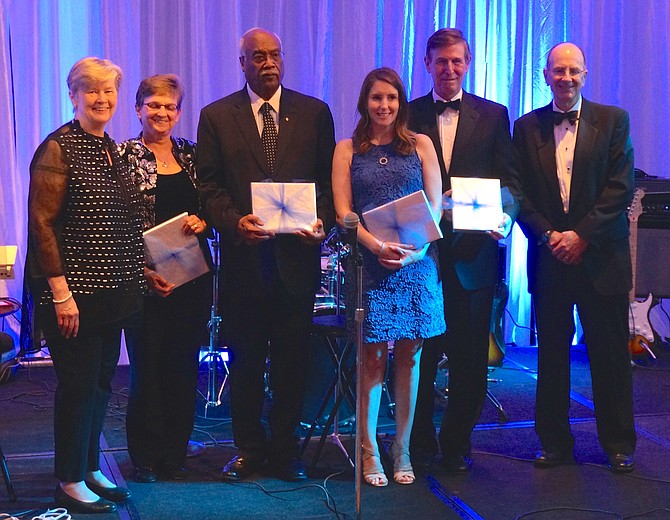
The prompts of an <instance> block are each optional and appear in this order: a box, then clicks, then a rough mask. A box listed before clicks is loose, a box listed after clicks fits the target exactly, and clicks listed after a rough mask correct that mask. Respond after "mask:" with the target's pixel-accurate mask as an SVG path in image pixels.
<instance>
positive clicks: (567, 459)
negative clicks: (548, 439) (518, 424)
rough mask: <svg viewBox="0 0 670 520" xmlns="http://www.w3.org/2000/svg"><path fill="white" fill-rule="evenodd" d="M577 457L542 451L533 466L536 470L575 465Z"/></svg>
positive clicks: (561, 452) (558, 452)
mask: <svg viewBox="0 0 670 520" xmlns="http://www.w3.org/2000/svg"><path fill="white" fill-rule="evenodd" d="M574 463H575V456H574V455H573V454H572V453H565V452H563V451H551V450H541V451H540V452H539V453H538V454H537V455H536V456H535V460H534V461H533V464H534V465H535V467H536V468H541V469H545V468H553V467H554V466H561V465H564V464H574Z"/></svg>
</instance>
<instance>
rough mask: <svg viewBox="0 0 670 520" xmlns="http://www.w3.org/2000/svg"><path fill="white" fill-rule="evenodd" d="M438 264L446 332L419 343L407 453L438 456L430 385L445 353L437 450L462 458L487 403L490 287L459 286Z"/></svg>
mask: <svg viewBox="0 0 670 520" xmlns="http://www.w3.org/2000/svg"><path fill="white" fill-rule="evenodd" d="M441 264H442V265H441V269H442V289H443V292H444V313H445V319H446V322H447V332H446V333H445V334H444V335H442V336H438V337H435V338H431V339H428V340H426V341H425V342H424V347H423V351H422V353H421V364H420V370H421V375H420V378H419V393H418V398H417V405H416V412H415V415H414V426H413V428H412V436H411V441H410V450H411V451H413V452H417V451H421V452H424V453H429V454H435V453H437V447H438V443H437V441H436V440H435V426H434V424H433V412H434V397H435V396H434V382H435V376H436V374H437V364H438V362H439V360H440V358H441V356H442V353H443V352H444V353H446V355H447V358H448V364H449V365H448V366H449V397H448V400H447V408H446V410H445V413H444V416H443V418H442V426H441V427H440V435H439V447H440V449H441V451H442V454H443V455H445V456H450V455H466V456H467V455H469V454H470V436H471V434H472V430H474V427H475V426H476V424H477V421H478V420H479V417H480V415H481V411H482V408H483V406H484V402H485V400H486V387H487V381H486V380H487V376H488V348H489V330H490V323H491V310H492V306H493V293H494V287H492V286H491V287H485V288H483V289H478V290H473V291H470V290H467V289H465V288H464V287H463V285H462V284H461V283H460V281H459V279H458V275H457V273H456V270H455V269H454V266H453V264H450V263H448V262H441Z"/></svg>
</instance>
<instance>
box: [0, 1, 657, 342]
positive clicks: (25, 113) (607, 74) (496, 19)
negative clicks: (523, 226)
mask: <svg viewBox="0 0 670 520" xmlns="http://www.w3.org/2000/svg"><path fill="white" fill-rule="evenodd" d="M255 26H259V27H263V28H267V29H269V30H272V31H274V32H276V33H277V34H279V36H280V37H281V38H282V41H283V45H284V50H285V53H286V75H285V77H284V84H285V85H286V86H287V87H289V88H293V89H296V90H299V91H302V92H305V93H307V94H311V95H313V96H316V97H318V98H321V99H324V100H325V101H326V102H327V103H328V104H329V105H330V107H331V109H332V111H333V115H334V117H335V124H336V132H337V138H338V139H342V138H345V137H347V136H349V135H350V133H351V131H352V129H353V126H354V123H355V106H356V99H357V96H358V90H359V87H360V84H361V82H362V79H363V77H364V76H365V74H367V72H368V71H370V70H371V69H372V68H374V67H378V66H381V65H386V66H390V67H393V68H394V69H396V70H397V71H398V72H399V73H400V74H401V76H402V78H403V80H404V81H405V83H406V85H407V89H408V93H409V95H410V97H411V98H414V97H418V96H420V95H423V94H425V93H426V92H428V91H429V90H430V88H431V84H430V77H429V75H428V74H427V73H426V71H425V67H424V64H423V55H424V53H425V42H426V40H427V38H428V36H430V34H432V33H433V32H434V31H435V30H436V29H437V28H440V27H449V26H451V27H458V28H460V29H461V30H463V32H464V33H465V34H466V37H467V38H468V40H469V42H470V45H471V48H472V51H473V56H474V61H473V63H472V65H471V67H470V71H469V73H468V76H467V77H466V81H465V84H464V87H465V89H466V90H468V91H470V92H472V93H475V94H478V95H482V96H485V97H488V98H490V99H493V100H495V101H498V102H500V103H502V104H504V105H506V106H507V107H508V108H509V110H510V117H511V119H512V120H514V119H515V118H517V117H519V116H520V115H522V114H524V113H526V112H528V111H529V110H531V109H533V108H536V107H538V106H541V105H543V104H545V103H547V102H548V101H549V99H550V92H549V89H548V88H547V87H546V85H545V84H544V79H543V77H542V67H543V65H544V63H545V61H546V55H547V51H548V49H549V48H550V47H551V46H552V45H553V44H554V43H557V42H559V41H564V40H571V41H574V42H576V43H578V44H579V45H580V46H581V47H582V48H583V49H584V51H585V54H586V57H587V66H588V69H589V75H588V79H587V82H586V87H585V89H584V95H585V96H586V97H588V98H590V99H592V100H594V101H598V102H602V103H608V104H616V105H619V106H622V107H623V108H626V109H627V110H629V111H630V113H631V126H632V134H633V141H634V144H635V150H636V166H637V167H639V168H641V169H643V170H645V171H647V172H648V173H649V174H653V175H658V176H661V177H668V176H670V172H669V171H668V170H667V169H666V167H665V165H666V164H668V162H669V160H670V146H669V145H668V143H669V142H670V140H669V139H668V137H669V136H668V124H667V120H668V119H669V118H668V115H669V114H668V112H669V111H670V102H669V101H668V96H667V88H668V87H667V85H668V84H669V83H670V81H669V80H670V66H669V58H668V57H669V56H670V42H669V41H668V38H667V34H666V33H667V28H668V27H669V26H670V3H668V2H667V1H665V0H648V1H645V2H630V1H628V2H627V1H625V0H526V1H522V0H480V1H477V0H451V1H449V0H443V1H438V0H274V1H267V0H263V1H260V0H216V1H215V0H0V37H1V39H0V153H1V154H2V157H3V159H4V164H3V166H2V168H1V169H0V189H1V196H0V245H4V244H18V245H19V257H20V258H19V260H18V262H17V266H16V275H17V276H16V279H15V280H10V281H6V282H5V281H0V296H3V295H10V296H13V297H15V298H17V299H21V293H22V290H21V289H22V270H23V256H24V255H25V228H26V223H25V220H26V219H25V215H26V198H27V185H28V166H29V162H30V159H31V157H32V154H33V152H34V150H35V148H36V147H37V145H38V144H39V143H40V142H41V141H42V139H44V137H45V136H46V135H47V134H48V133H49V132H51V131H52V130H54V129H55V128H56V127H58V126H59V125H61V124H62V123H63V122H65V121H67V120H69V119H70V118H71V117H72V109H71V105H70V102H69V99H68V95H67V87H66V83H65V78H66V75H67V72H68V70H69V69H70V67H71V66H72V64H73V63H74V62H75V61H76V60H77V59H79V58H81V57H84V56H87V55H97V56H101V57H107V58H110V59H111V60H112V61H114V62H115V63H117V64H118V65H120V66H121V67H122V69H123V71H124V75H125V77H124V80H123V84H122V87H121V93H120V99H119V107H118V109H117V113H116V115H115V116H114V119H113V121H112V123H111V124H110V126H109V128H108V131H109V133H110V135H112V137H114V138H115V139H117V140H122V139H126V138H128V137H130V136H133V135H136V134H137V132H138V131H139V125H138V123H137V120H136V116H135V113H134V109H133V104H134V93H135V89H136V88H137V85H138V83H139V81H140V80H141V79H142V78H144V77H146V76H149V75H151V74H156V73H163V72H174V73H177V74H179V75H180V76H181V77H182V79H183V80H184V82H185V85H186V90H187V93H186V99H185V103H184V107H183V114H182V118H181V121H180V123H179V126H178V127H177V128H176V130H175V133H176V134H177V135H181V136H184V137H187V138H190V139H195V136H196V127H197V121H198V116H199V111H200V109H201V108H202V107H203V106H204V105H206V104H208V103H210V102H212V101H214V100H215V99H218V98H220V97H222V96H224V95H226V94H229V93H231V92H233V91H234V90H237V89H239V88H241V87H242V85H243V82H244V81H243V75H242V73H241V71H240V67H239V63H238V41H239V37H240V35H241V34H242V33H243V32H244V31H246V30H247V29H249V28H251V27H255ZM525 247H526V244H525V240H524V239H523V236H522V235H521V233H519V232H518V230H515V231H514V233H513V236H512V238H511V239H508V252H509V254H508V263H509V275H508V283H509V287H510V300H509V302H510V303H509V305H508V310H509V311H510V313H511V316H512V317H513V318H514V320H515V321H516V322H518V323H520V324H521V325H528V319H529V301H528V296H527V293H526V281H525ZM511 321H512V320H508V324H507V325H508V327H507V340H508V341H515V342H516V343H517V344H527V341H528V334H527V331H526V330H525V329H523V328H522V327H518V328H517V327H514V326H512V325H511Z"/></svg>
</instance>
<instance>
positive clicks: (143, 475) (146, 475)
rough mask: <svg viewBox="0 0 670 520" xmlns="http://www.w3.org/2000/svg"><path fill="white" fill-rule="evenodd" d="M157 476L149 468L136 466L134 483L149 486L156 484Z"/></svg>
mask: <svg viewBox="0 0 670 520" xmlns="http://www.w3.org/2000/svg"><path fill="white" fill-rule="evenodd" d="M157 479H158V476H157V475H156V471H155V470H154V469H153V468H152V467H151V466H138V467H136V468H135V482H140V483H142V484H151V483H152V482H156V480H157Z"/></svg>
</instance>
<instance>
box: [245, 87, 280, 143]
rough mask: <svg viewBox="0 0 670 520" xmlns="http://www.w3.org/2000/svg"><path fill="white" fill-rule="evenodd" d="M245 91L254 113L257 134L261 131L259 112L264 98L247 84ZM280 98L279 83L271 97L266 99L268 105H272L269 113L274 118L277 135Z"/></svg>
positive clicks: (261, 124) (261, 118)
mask: <svg viewBox="0 0 670 520" xmlns="http://www.w3.org/2000/svg"><path fill="white" fill-rule="evenodd" d="M247 92H248V93H249V99H251V110H252V112H253V113H254V116H255V117H256V126H257V127H258V135H261V134H262V133H263V114H261V107H262V106H263V104H264V103H265V100H264V99H263V98H262V97H260V96H259V95H258V94H256V93H255V92H254V91H253V90H251V88H250V87H249V84H247ZM280 99H281V85H279V88H278V89H277V92H275V93H274V94H273V95H272V97H271V98H270V99H268V101H267V102H268V103H270V106H271V107H272V110H270V114H271V115H272V119H274V122H275V126H276V127H277V135H279V100H280Z"/></svg>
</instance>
